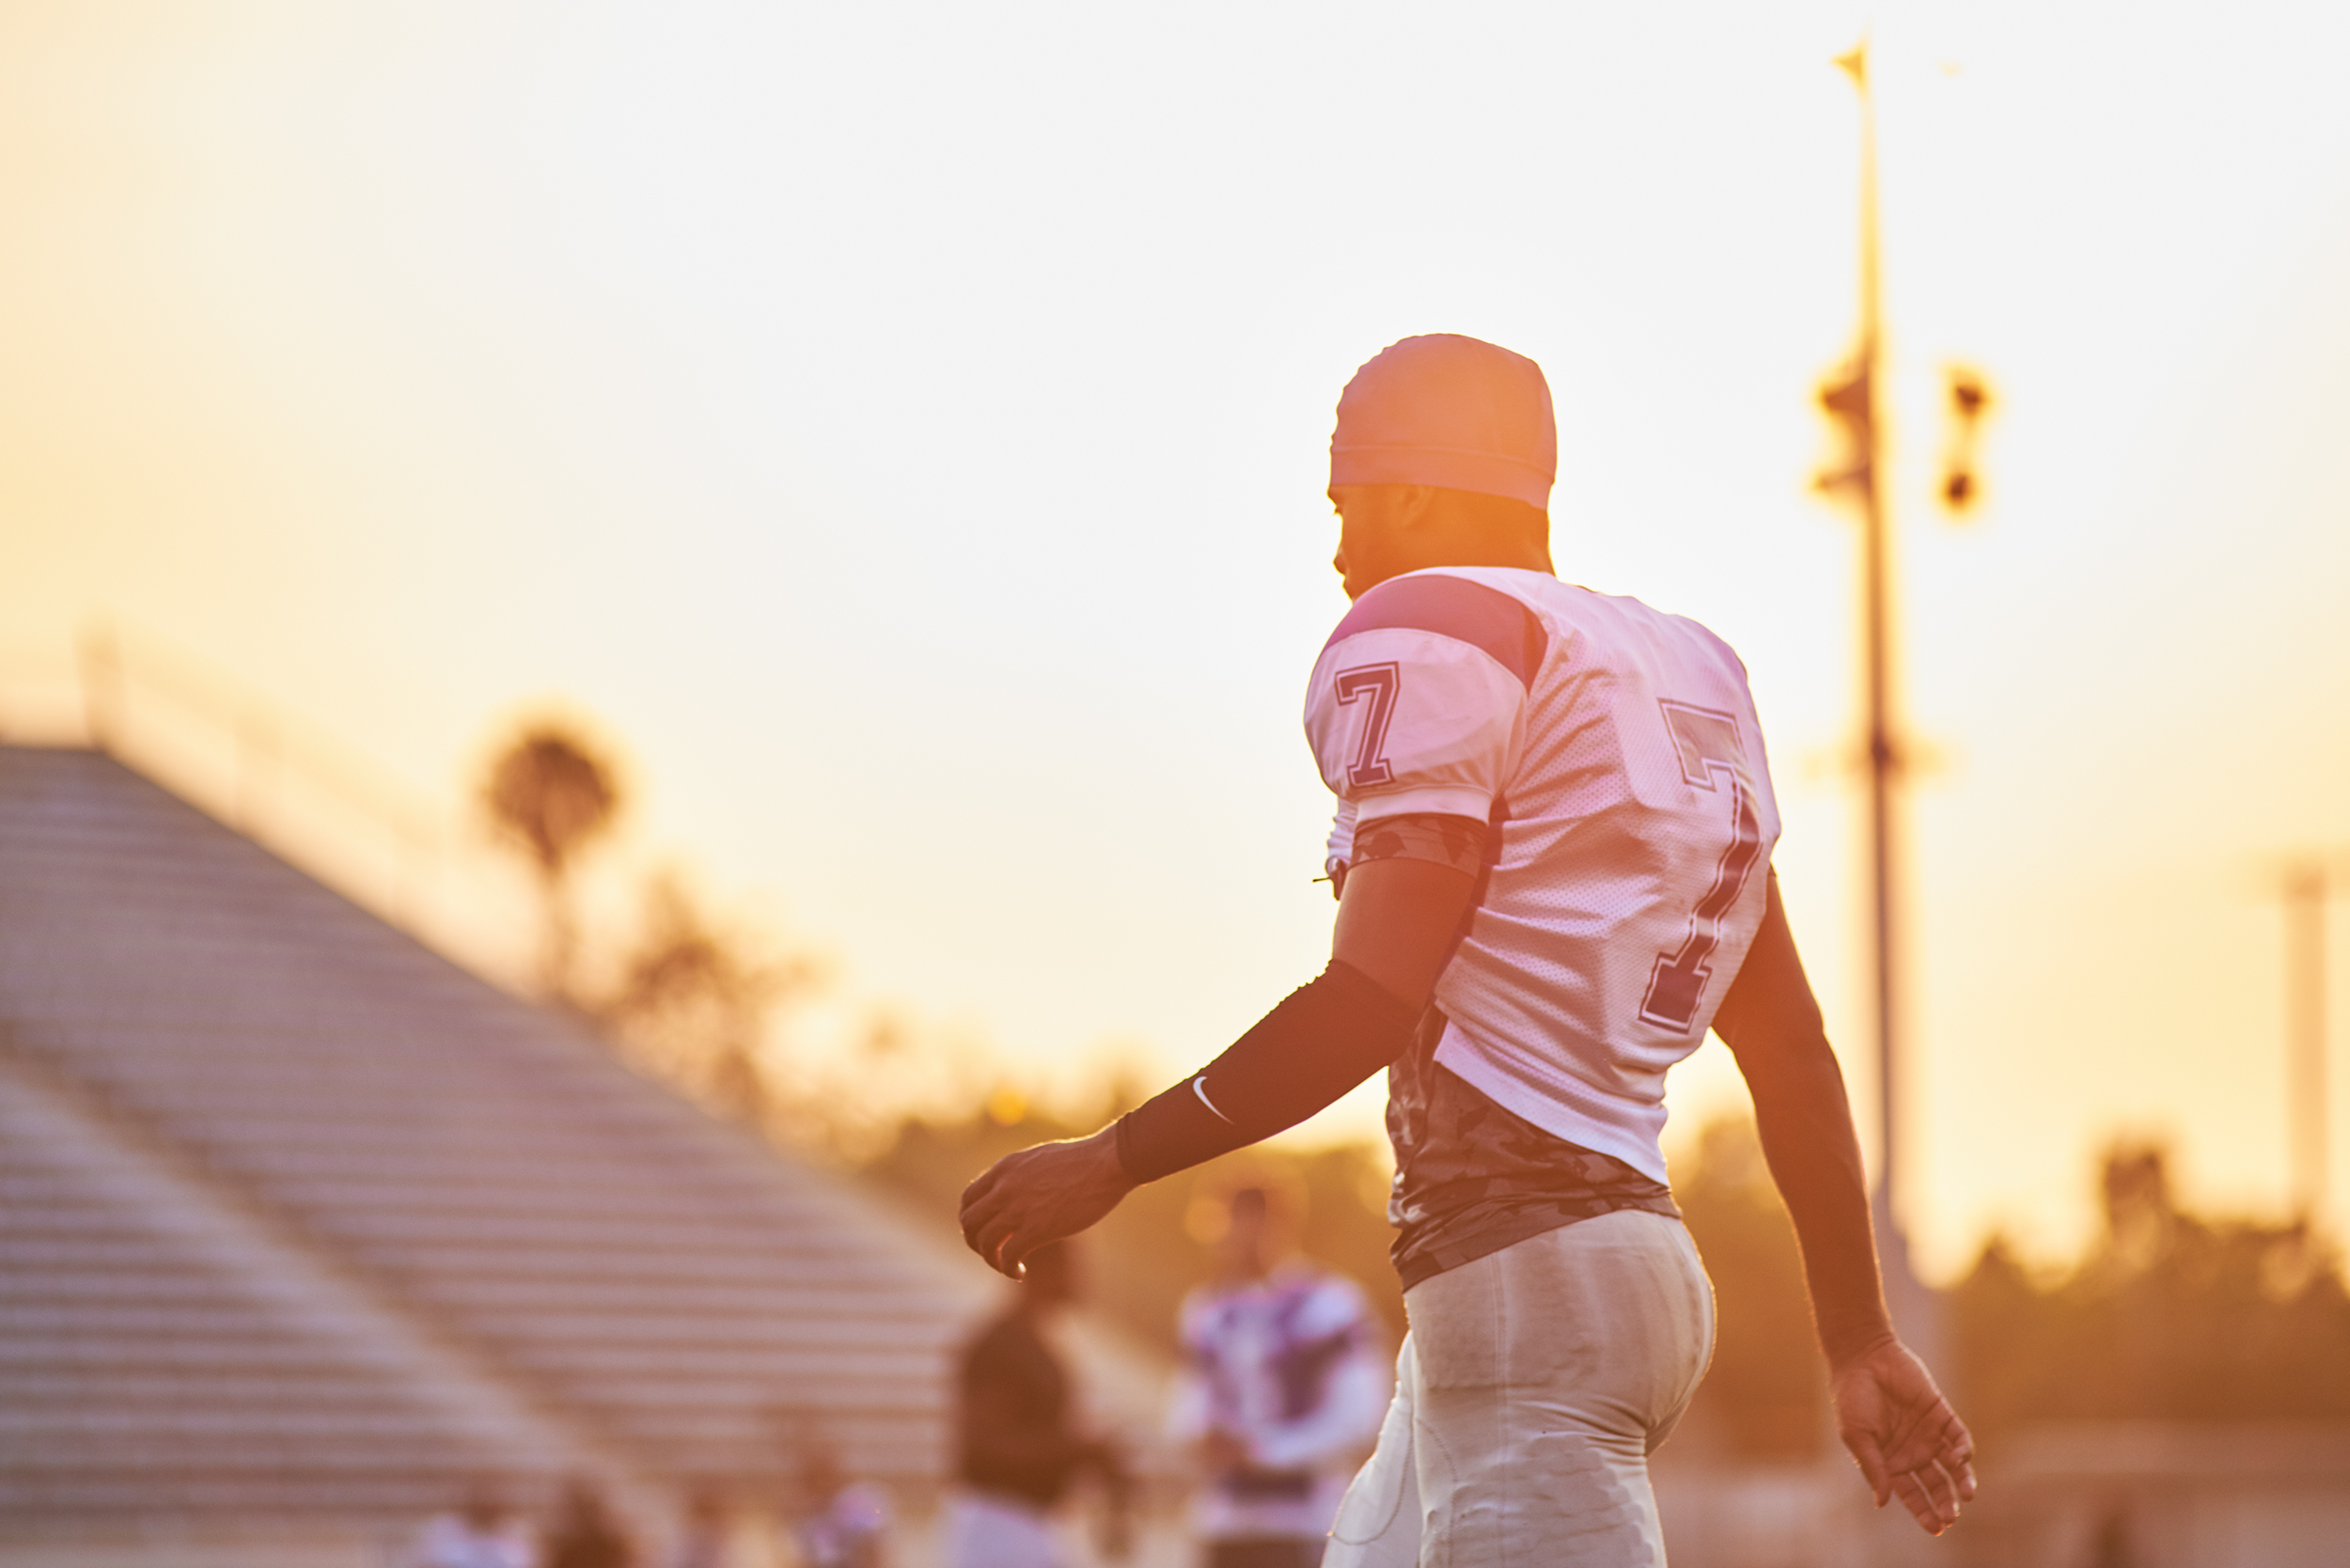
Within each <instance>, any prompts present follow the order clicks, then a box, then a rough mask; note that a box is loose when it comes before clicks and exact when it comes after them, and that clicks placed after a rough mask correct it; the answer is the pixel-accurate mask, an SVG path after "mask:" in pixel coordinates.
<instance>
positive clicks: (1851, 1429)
mask: <svg viewBox="0 0 2350 1568" xmlns="http://www.w3.org/2000/svg"><path fill="white" fill-rule="evenodd" d="M1714 1028H1715V1031H1716V1033H1717V1034H1719V1035H1720V1036H1721V1037H1722V1039H1723V1040H1724V1041H1725V1042H1726V1043H1728V1044H1729V1046H1730V1048H1731V1054H1732V1055H1733V1056H1735V1057H1736V1058H1737V1060H1738V1067H1739V1071H1740V1072H1741V1073H1742V1074H1744V1075H1745V1077H1746V1080H1747V1089H1748V1090H1750V1091H1751V1093H1752V1094H1753V1097H1754V1114H1755V1123H1756V1126H1757V1128H1758V1130H1759V1131H1760V1132H1761V1134H1762V1138H1763V1155H1764V1157H1765V1158H1766V1159H1767V1160H1768V1161H1769V1163H1770V1168H1771V1175H1772V1178H1773V1180H1775V1181H1776V1182H1777V1183H1778V1189H1779V1193H1780V1195H1781V1196H1782V1197H1783V1198H1784V1199H1785V1200H1786V1201H1787V1211H1788V1214H1789V1215H1791V1216H1792V1217H1793V1218H1794V1225H1795V1234H1796V1238H1797V1240H1798V1241H1799V1242H1800V1244H1801V1246H1802V1248H1803V1261H1804V1275H1805V1278H1806V1280H1807V1282H1808V1283H1809V1284H1810V1291H1811V1307H1812V1313H1813V1316H1814V1318H1815V1319H1816V1321H1817V1324H1818V1327H1819V1333H1820V1344H1821V1348H1822V1349H1823V1350H1824V1351H1825V1353H1826V1355H1827V1360H1828V1369H1829V1393H1830V1397H1831V1398H1832V1399H1833V1401H1834V1403H1835V1406H1836V1422H1837V1430H1838V1432H1839V1434H1840V1435H1841V1436H1842V1438H1843V1440H1844V1445H1845V1447H1846V1448H1848V1449H1849V1450H1851V1451H1852V1455H1853V1458H1854V1459H1855V1460H1856V1461H1857V1463H1858V1464H1859V1466H1860V1470H1861V1474H1862V1475H1863V1476H1864V1477H1865V1478H1866V1479H1867V1481H1868V1482H1869V1488H1870V1490H1871V1492H1872V1493H1873V1494H1874V1495H1875V1497H1876V1500H1877V1504H1878V1506H1880V1507H1882V1506H1883V1505H1884V1504H1885V1502H1886V1501H1887V1500H1888V1498H1889V1497H1900V1498H1901V1500H1902V1502H1903V1503H1904V1505H1905V1506H1906V1507H1907V1508H1908V1510H1909V1512H1910V1513H1911V1514H1913V1515H1914V1516H1915V1517H1916V1518H1917V1520H1918V1523H1919V1525H1921V1526H1922V1527H1924V1528H1925V1529H1927V1530H1929V1531H1931V1532H1932V1533H1934V1534H1936V1535H1938V1534H1940V1533H1941V1532H1942V1531H1943V1530H1944V1529H1947V1528H1948V1527H1949V1526H1950V1525H1951V1524H1952V1523H1953V1522H1955V1521H1956V1519H1957V1518H1958V1510H1959V1505H1960V1504H1961V1503H1962V1502H1965V1501H1966V1500H1967V1499H1969V1498H1971V1497H1974V1495H1975V1474H1974V1465H1973V1459H1974V1445H1973V1441H1972V1439H1971V1438H1970V1437H1969V1436H1968V1435H1967V1432H1966V1426H1965V1424H1964V1423H1963V1422H1961V1421H1960V1420H1959V1419H1958V1416H1957V1414H1956V1413H1955V1412H1954V1411H1952V1410H1951V1407H1950V1404H1949V1403H1948V1402H1947V1401H1946V1400H1944V1399H1943V1397H1942V1394H1941V1390H1940V1389H1938V1388H1935V1384H1934V1379H1933V1377H1932V1375H1931V1374H1929V1373H1928V1372H1927V1371H1926V1369H1925V1367H1924V1365H1923V1364H1922V1363H1920V1362H1919V1359H1918V1358H1917V1357H1916V1356H1913V1355H1911V1354H1910V1353H1909V1351H1908V1350H1907V1349H1906V1348H1904V1346H1903V1344H1902V1342H1901V1341H1900V1340H1899V1339H1898V1338H1896V1337H1895V1335H1894V1332H1893V1325H1892V1320H1891V1318H1890V1317H1889V1316H1888V1313H1887V1312H1886V1309H1885V1295H1884V1289H1883V1286H1882V1284H1881V1282H1880V1278H1879V1273H1878V1267H1877V1256H1876V1242H1875V1239H1874V1237H1873V1235H1872V1232H1871V1231H1870V1224H1869V1198H1868V1184H1867V1179H1866V1177H1865V1176H1864V1175H1863V1173H1862V1169H1861V1164H1860V1144H1859V1140H1858V1139H1857V1137H1855V1136H1854V1133H1853V1125H1852V1112H1851V1108H1850V1105H1849V1104H1848V1103H1847V1101H1846V1099H1845V1095H1844V1079H1843V1074H1842V1072H1841V1070H1840V1069H1839V1068H1838V1066H1837V1063H1836V1056H1835V1053H1834V1052H1833V1051H1832V1050H1830V1049H1829V1047H1828V1043H1827V1033H1826V1030H1825V1027H1823V1025H1822V1022H1821V1018H1820V1008H1819V1003H1818V1001H1817V1000H1816V999H1815V998H1814V997H1813V996H1812V993H1811V986H1810V981H1809V980H1806V979H1805V977H1804V972H1803V960H1802V958H1801V957H1800V956H1799V955H1798V954H1797V952H1796V950H1795V940H1794V933H1793V932H1792V931H1791V930H1790V928H1789V926H1788V923H1787V912H1786V910H1785V908H1784V907H1783V906H1782V905H1781V903H1780V902H1779V894H1778V878H1777V877H1776V876H1773V878H1772V879H1771V882H1770V886H1769V903H1768V905H1767V906H1766V908H1765V911H1764V914H1763V926H1762V929H1761V931H1760V932H1759V933H1757V934H1756V936H1755V941H1754V946H1753V947H1752V948H1751V949H1749V950H1748V952H1747V959H1746V963H1745V964H1743V965H1742V966H1741V967H1740V969H1739V971H1738V978H1737V980H1736V981H1735V982H1734V983H1733V984H1732V985H1731V989H1730V994H1729V996H1728V997H1727V998H1726V999H1725V1000H1724V1001H1723V1003H1722V1008H1721V1011H1720V1012H1719V1013H1718V1014H1717V1015H1716V1018H1715V1020H1714Z"/></svg>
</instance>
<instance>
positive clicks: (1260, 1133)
mask: <svg viewBox="0 0 2350 1568" xmlns="http://www.w3.org/2000/svg"><path fill="white" fill-rule="evenodd" d="M1418 1022H1419V1016H1418V1013H1416V1012H1415V1011H1413V1010H1412V1009H1411V1008H1409V1007H1407V1006H1405V1005H1404V1004H1403V1003H1402V1002H1400V1001H1398V1000H1397V999H1396V998H1395V997H1394V996H1392V995H1390V994H1389V993H1388V992H1387V990H1386V989H1385V988H1384V987H1382V986H1381V985H1380V984H1379V982H1378V981H1376V980H1372V979H1371V977H1370V976H1368V975H1366V974H1364V973H1363V972H1362V971H1361V970H1360V969H1357V968H1355V966H1354V965H1353V964H1344V963H1340V961H1339V960H1337V959H1332V960H1331V961H1330V966H1329V967H1328V968H1327V969H1324V971H1323V972H1322V973H1321V974H1320V975H1319V976H1318V977H1316V978H1315V980H1313V981H1312V983H1310V984H1308V985H1301V986H1299V987H1298V988H1297V989H1296V990H1294V991H1293V992H1291V993H1290V994H1289V996H1286V997H1284V998H1283V999H1282V1002H1281V1005H1280V1006H1278V1007H1277V1008H1275V1009H1274V1010H1273V1011H1271V1012H1268V1013H1266V1014H1265V1015H1264V1016H1263V1017H1262V1018H1261V1019H1259V1020H1258V1021H1257V1025H1256V1027H1254V1028H1251V1029H1250V1030H1249V1031H1248V1032H1247V1033H1246V1034H1244V1035H1242V1036H1241V1037H1240V1038H1239V1039H1238V1040H1236V1041H1234V1042H1233V1043H1232V1044H1231V1047H1230V1049H1229V1050H1227V1051H1226V1052H1225V1053H1224V1054H1223V1055H1222V1056H1220V1057H1218V1058H1215V1059H1214V1061H1212V1062H1210V1063H1208V1065H1207V1068H1206V1070H1205V1071H1203V1072H1200V1073H1198V1074H1194V1075H1193V1076H1191V1077H1189V1078H1187V1079H1185V1080H1184V1081H1183V1082H1182V1083H1180V1084H1177V1085H1176V1086H1175V1087H1174V1088H1172V1089H1170V1090H1167V1092H1166V1093H1164V1094H1161V1095H1159V1096H1158V1097H1157V1098H1156V1099H1153V1100H1151V1101H1148V1102H1146V1103H1144V1104H1143V1105H1137V1106H1136V1108H1135V1109H1133V1110H1131V1111H1128V1112H1127V1113H1126V1114H1125V1115H1124V1116H1121V1117H1120V1118H1119V1119H1118V1163H1119V1164H1120V1166H1122V1167H1124V1168H1125V1171H1126V1174H1127V1175H1128V1176H1130V1177H1132V1178H1133V1179H1134V1180H1135V1181H1136V1182H1155V1181H1157V1180H1158V1179H1159V1178H1160V1177H1162V1176H1171V1175H1173V1174H1174V1173H1175V1172H1176V1171H1178V1170H1183V1169H1186V1168H1189V1167H1192V1166H1195V1165H1198V1164H1199V1163H1200V1162H1201V1161H1203V1160H1212V1159H1214V1158H1215V1157H1216V1156H1217V1155H1218V1154H1224V1153H1229V1152H1231V1151H1232V1150H1235V1149H1241V1148H1245V1147H1246V1146H1247V1145H1249V1144H1251V1143H1255V1142H1256V1141H1258V1140H1259V1139H1260V1138H1267V1137H1272V1136H1273V1135H1274V1134H1276V1133H1277V1132H1280V1131H1281V1130H1282V1129H1283V1128H1285V1127H1294V1126H1296V1125H1297V1124H1298V1123H1299V1122H1300V1121H1305V1120H1306V1118H1308V1117H1309V1116H1311V1115H1313V1114H1314V1112H1316V1111H1318V1110H1320V1109H1322V1108H1323V1107H1324V1105H1328V1104H1330V1102H1331V1101H1333V1100H1336V1099H1337V1098H1338V1097H1339V1096H1340V1095H1341V1094H1344V1093H1345V1092H1346V1091H1347V1090H1350V1089H1353V1088H1354V1087H1355V1085H1356V1084H1358V1083H1361V1082H1362V1081H1363V1080H1364V1079H1365V1078H1368V1077H1370V1076H1371V1074H1373V1073H1376V1072H1378V1071H1379V1070H1380V1069H1381V1068H1383V1067H1385V1066H1387V1064H1388V1063H1389V1062H1392V1061H1393V1060H1395V1058H1398V1057H1400V1056H1402V1054H1403V1052H1404V1048H1405V1047H1406V1046H1408V1045H1410V1044H1411V1043H1412V1030H1413V1027H1414V1026H1415V1025H1417V1024H1418Z"/></svg>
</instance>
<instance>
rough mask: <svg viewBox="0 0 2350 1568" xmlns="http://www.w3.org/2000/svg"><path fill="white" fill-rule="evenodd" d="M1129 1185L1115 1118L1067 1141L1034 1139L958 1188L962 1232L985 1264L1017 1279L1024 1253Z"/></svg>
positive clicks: (1067, 1230) (1103, 1208)
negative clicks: (1029, 1145) (1108, 1124)
mask: <svg viewBox="0 0 2350 1568" xmlns="http://www.w3.org/2000/svg"><path fill="white" fill-rule="evenodd" d="M1133 1187H1134V1183H1133V1182H1131V1181H1129V1180H1128V1179H1127V1176H1126V1171H1125V1168H1124V1167H1122V1166H1120V1164H1119V1163H1118V1143H1117V1137H1116V1129H1115V1127H1114V1126H1111V1127H1105V1128H1103V1129H1102V1130H1101V1131H1100V1132H1098V1133H1096V1134H1094V1135H1093V1136H1092V1137H1081V1138H1075V1139H1073V1140H1071V1141H1069V1142H1067V1143H1040V1144H1038V1145H1037V1146H1036V1147H1035V1148H1033V1149H1023V1150H1021V1151H1020V1152H1018V1153H1016V1154H1006V1155H1005V1156H1004V1157H1003V1158H1002V1159H1000V1160H997V1161H996V1162H995V1164H994V1165H992V1166H990V1167H988V1168H987V1172H986V1174H984V1175H982V1176H981V1177H980V1178H979V1180H978V1181H976V1182H974V1183H972V1184H970V1185H969V1186H967V1187H965V1188H964V1189H963V1239H964V1241H965V1242H966V1243H968V1244H969V1245H970V1247H971V1250H972V1251H974V1252H976V1253H978V1254H979V1256H980V1257H982V1258H984V1259H986V1260H987V1263H988V1266H989V1267H990V1268H993V1269H994V1270H995V1272H997V1273H998V1274H1005V1275H1009V1276H1011V1278H1014V1279H1017V1278H1020V1264H1021V1262H1022V1260H1024V1259H1026V1257H1027V1255H1028V1254H1029V1253H1031V1252H1034V1251H1035V1250H1036V1249H1037V1248H1038V1247H1042V1246H1044V1245H1045V1244H1046V1243H1047V1242H1057V1241H1058V1240H1060V1239H1061V1238H1062V1237H1063V1236H1073V1235H1075V1234H1076V1233H1077V1232H1078V1231H1082V1230H1084V1229H1086V1227H1088V1226H1089V1225H1091V1224H1092V1223H1093V1222H1094V1221H1096V1220H1098V1219H1100V1218H1101V1217H1102V1216H1103V1215H1105V1214H1108V1213H1109V1212H1110V1211H1111V1210H1112V1209H1115V1208H1116V1207H1118V1200H1120V1199H1121V1198H1123V1197H1125V1196H1126V1194H1127V1193H1128V1192H1129V1191H1131V1190H1132V1189H1133Z"/></svg>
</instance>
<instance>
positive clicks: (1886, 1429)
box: [1828, 1339, 1975, 1535]
mask: <svg viewBox="0 0 2350 1568" xmlns="http://www.w3.org/2000/svg"><path fill="white" fill-rule="evenodd" d="M1828 1397H1829V1399H1830V1400H1831V1401H1832V1402H1833V1403H1834V1404H1835V1406H1836V1432H1837V1435H1838V1436H1840V1437H1841V1438H1843V1440H1844V1447H1845V1448H1847V1449H1849V1450H1852V1456H1853V1459H1854V1460H1855V1461H1856V1462H1857V1464H1858V1465H1859V1466H1860V1473H1861V1475H1862V1476H1863V1477H1865V1478H1866V1479H1867V1481H1868V1482H1869V1490H1870V1492H1871V1493H1872V1494H1873V1495H1874V1496H1875V1497H1876V1501H1877V1506H1878V1507H1879V1508H1883V1507H1884V1506H1885V1504H1886V1502H1887V1500H1888V1498H1891V1497H1900V1498H1901V1500H1902V1505H1903V1506H1904V1507H1905V1508H1907V1509H1908V1510H1909V1512H1910V1515H1911V1517H1913V1518H1915V1519H1916V1520H1917V1521H1918V1524H1919V1528H1920V1529H1923V1530H1924V1531H1925V1532H1926V1533H1927V1534H1928V1535H1939V1534H1941V1533H1942V1532H1943V1531H1944V1530H1946V1529H1950V1528H1951V1526H1952V1525H1954V1524H1956V1523H1958V1508H1959V1504H1961V1503H1963V1502H1968V1501H1971V1500H1972V1499H1973V1497H1974V1496H1975V1440H1974V1438H1973V1437H1971V1436H1970V1435H1967V1431H1966V1422H1964V1421H1962V1420H1960V1419H1958V1412H1956V1411H1955V1410H1952V1409H1951V1404H1950V1401H1948V1400H1946V1399H1944V1398H1943V1397H1942V1390H1941V1389H1939V1388H1935V1385H1934V1376H1933V1374H1932V1373H1931V1372H1927V1371H1926V1368H1925V1363H1924V1362H1922V1361H1920V1360H1919V1359H1918V1357H1916V1356H1912V1355H1911V1354H1910V1353H1909V1351H1908V1349H1907V1347H1905V1346H1904V1345H1903V1343H1902V1342H1901V1341H1899V1340H1893V1339H1888V1340H1886V1341H1882V1342H1881V1343H1879V1344H1878V1345H1877V1346H1875V1347H1874V1348H1873V1349H1872V1350H1869V1351H1866V1352H1864V1353H1862V1354H1861V1355H1858V1356H1854V1357H1853V1358H1852V1359H1851V1360H1849V1361H1847V1362H1845V1363H1844V1364H1843V1365H1841V1366H1840V1367H1837V1368H1835V1369H1833V1371H1832V1372H1830V1374H1829V1378H1828Z"/></svg>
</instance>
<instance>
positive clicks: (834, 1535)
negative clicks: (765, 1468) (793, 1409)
mask: <svg viewBox="0 0 2350 1568" xmlns="http://www.w3.org/2000/svg"><path fill="white" fill-rule="evenodd" d="M888 1533H889V1499H888V1498H886V1497H884V1496H883V1495H882V1493H881V1490H880V1489H879V1488H878V1487H874V1486H869V1485H867V1484H865V1483H864V1482H852V1481H851V1480H850V1479H849V1478H848V1475H847V1473H846V1472H845V1471H843V1470H842V1469H841V1467H840V1456H839V1454H838V1452H837V1451H836V1450H834V1448H833V1446H832V1445H831V1444H830V1443H828V1442H825V1441H824V1440H823V1439H822V1438H810V1439H809V1440H807V1442H805V1443H803V1444H802V1445H801V1448H800V1474H799V1505H798V1507H797V1508H795V1509H794V1510H793V1512H792V1517H791V1543H792V1544H793V1545H794V1546H795V1547H797V1548H798V1551H799V1559H800V1563H801V1568H882V1562H883V1544H884V1543H885V1541H886V1540H887V1538H888Z"/></svg>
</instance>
